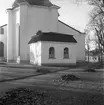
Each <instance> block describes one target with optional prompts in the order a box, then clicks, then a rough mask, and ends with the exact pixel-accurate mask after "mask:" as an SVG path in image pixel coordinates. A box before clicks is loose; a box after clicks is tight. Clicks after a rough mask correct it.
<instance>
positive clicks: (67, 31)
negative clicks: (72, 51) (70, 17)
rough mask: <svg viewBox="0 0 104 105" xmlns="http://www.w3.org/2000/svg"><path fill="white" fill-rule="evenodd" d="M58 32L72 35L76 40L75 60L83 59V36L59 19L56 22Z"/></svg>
mask: <svg viewBox="0 0 104 105" xmlns="http://www.w3.org/2000/svg"><path fill="white" fill-rule="evenodd" d="M58 32H60V33H65V34H69V35H74V38H75V39H76V40H77V45H76V54H77V57H76V59H77V61H80V60H85V36H84V34H81V33H79V32H77V31H75V30H74V29H72V28H70V27H68V26H66V25H64V24H63V23H61V22H60V21H59V22H58Z"/></svg>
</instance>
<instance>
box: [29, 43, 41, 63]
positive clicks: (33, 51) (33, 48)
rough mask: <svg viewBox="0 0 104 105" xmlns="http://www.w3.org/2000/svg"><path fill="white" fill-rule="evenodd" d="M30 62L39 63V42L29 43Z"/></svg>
mask: <svg viewBox="0 0 104 105" xmlns="http://www.w3.org/2000/svg"><path fill="white" fill-rule="evenodd" d="M30 63H31V64H36V65H41V42H37V43H32V44H30Z"/></svg>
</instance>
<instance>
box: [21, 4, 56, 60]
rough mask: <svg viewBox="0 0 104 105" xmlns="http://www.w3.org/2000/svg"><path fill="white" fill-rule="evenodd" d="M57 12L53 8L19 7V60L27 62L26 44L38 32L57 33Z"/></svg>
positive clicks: (27, 50)
mask: <svg viewBox="0 0 104 105" xmlns="http://www.w3.org/2000/svg"><path fill="white" fill-rule="evenodd" d="M57 27H58V12H57V9H55V8H51V7H50V8H48V7H43V6H30V5H20V58H21V60H22V61H25V60H29V54H30V49H29V45H28V42H29V40H30V39H31V36H33V35H36V33H37V32H38V31H39V30H42V31H43V32H50V31H53V32H57Z"/></svg>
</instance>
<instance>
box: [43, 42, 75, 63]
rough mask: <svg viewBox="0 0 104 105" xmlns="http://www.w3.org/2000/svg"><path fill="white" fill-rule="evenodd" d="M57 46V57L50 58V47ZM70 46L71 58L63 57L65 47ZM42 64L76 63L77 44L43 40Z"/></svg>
mask: <svg viewBox="0 0 104 105" xmlns="http://www.w3.org/2000/svg"><path fill="white" fill-rule="evenodd" d="M50 47H54V48H55V58H56V59H49V48H50ZM65 47H68V48H69V59H63V53H64V52H63V51H64V48H65ZM41 56H42V58H41V59H42V60H41V63H42V64H71V63H72V64H75V63H76V44H74V43H62V42H46V41H44V42H42V49H41Z"/></svg>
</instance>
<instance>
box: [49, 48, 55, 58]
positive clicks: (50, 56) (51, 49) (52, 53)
mask: <svg viewBox="0 0 104 105" xmlns="http://www.w3.org/2000/svg"><path fill="white" fill-rule="evenodd" d="M49 58H55V49H54V47H50V48H49Z"/></svg>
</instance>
